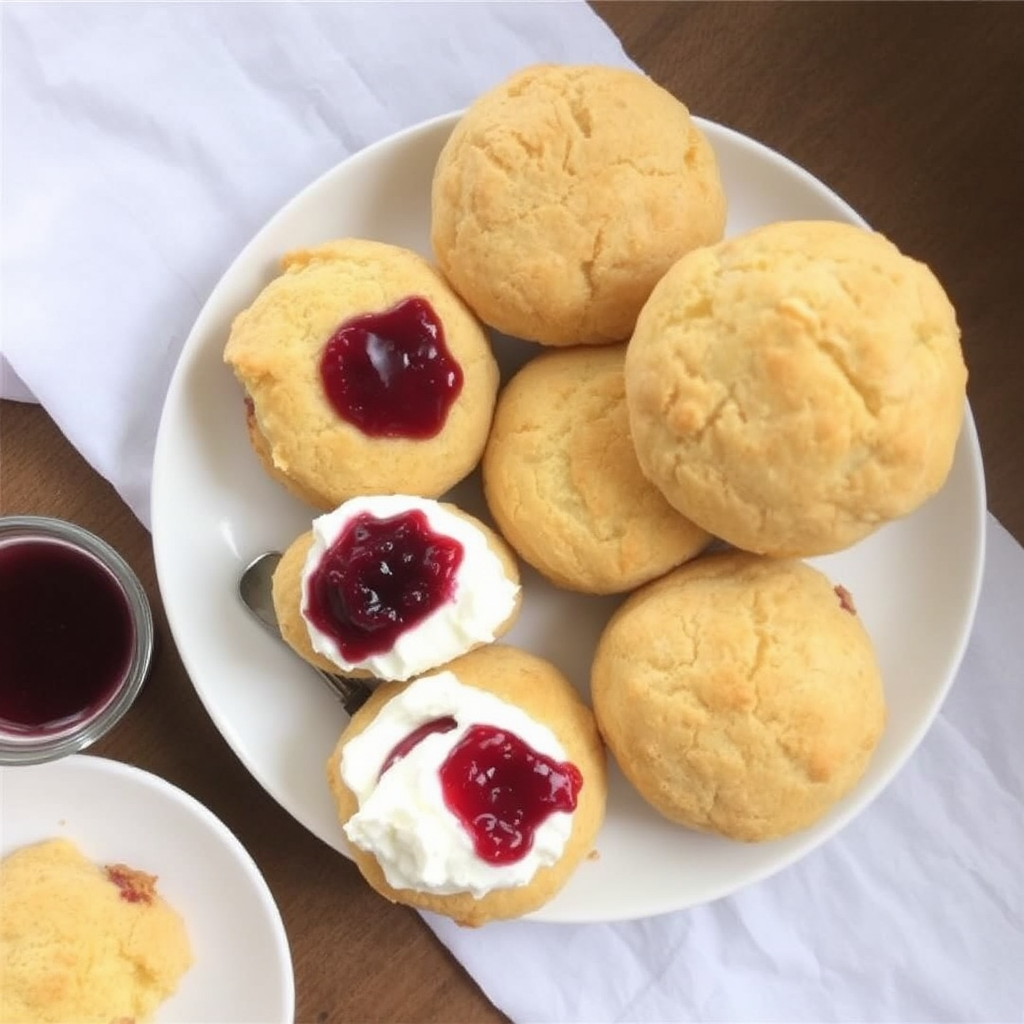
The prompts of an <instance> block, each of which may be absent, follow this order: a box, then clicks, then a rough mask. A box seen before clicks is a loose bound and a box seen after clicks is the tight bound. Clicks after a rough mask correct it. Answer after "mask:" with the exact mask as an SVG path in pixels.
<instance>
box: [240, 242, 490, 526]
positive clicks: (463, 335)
mask: <svg viewBox="0 0 1024 1024" xmlns="http://www.w3.org/2000/svg"><path fill="white" fill-rule="evenodd" d="M281 265H282V267H283V273H282V274H281V275H280V276H279V277H277V278H275V279H274V280H273V281H271V282H270V283H269V284H268V285H267V286H266V287H265V288H264V289H263V291H262V292H260V294H259V295H258V296H257V297H256V299H255V300H254V301H253V303H252V305H250V306H249V307H248V308H247V309H245V310H243V311H242V312H241V313H239V314H238V316H237V317H235V320H234V323H233V324H232V327H231V333H230V335H229V337H228V340H227V344H226V346H225V350H224V361H225V362H226V363H228V364H229V365H230V366H231V368H232V369H233V371H234V373H235V376H236V377H237V378H238V380H239V382H240V383H241V385H242V387H243V388H244V390H245V394H246V396H247V398H248V400H249V401H248V406H247V429H248V433H249V440H250V442H251V444H252V446H253V448H254V450H255V451H256V454H257V455H258V456H259V458H260V461H261V463H262V464H263V466H264V468H265V469H266V470H267V472H268V473H270V474H271V476H273V477H274V478H275V479H276V480H278V481H280V482H281V483H283V484H284V486H285V487H287V488H288V490H289V491H290V492H291V493H293V494H294V495H295V496H296V497H298V498H300V499H301V500H302V501H304V502H306V503H307V504H309V505H312V506H313V507H315V508H318V509H329V508H334V507H336V506H337V505H340V504H341V503H342V502H343V501H345V500H346V499H348V498H353V497H356V496H357V495H364V494H399V493H404V494H418V495H422V496H423V497H429V498H436V497H437V496H438V495H440V494H442V493H443V492H444V491H446V490H448V489H449V488H450V487H453V486H454V485H455V484H456V483H458V482H459V481H460V480H461V479H462V478H463V477H465V476H466V475H467V474H468V473H469V472H470V471H471V470H472V469H473V468H474V467H475V466H476V464H477V463H478V462H479V460H480V455H481V453H482V452H483V447H484V444H485V443H486V441H487V434H488V431H489V430H490V426H491V416H492V414H493V412H494V403H495V399H496V397H497V391H498V366H497V362H496V361H495V359H494V355H493V353H492V351H491V345H490V340H489V339H488V337H487V334H486V333H485V331H484V330H483V328H482V326H481V325H480V323H479V322H478V321H477V320H476V318H475V317H474V316H473V315H472V313H470V311H469V310H468V309H467V308H466V307H465V305H464V303H463V302H462V300H461V299H459V297H458V296H457V295H456V294H455V293H454V292H453V291H452V290H451V288H450V287H449V286H448V285H447V283H446V282H445V281H444V279H443V278H442V277H441V276H440V274H438V272H437V271H436V270H435V269H434V268H433V267H432V266H431V265H430V264H429V263H427V261H426V260H424V259H423V258H422V257H420V256H419V255H417V254H416V253H414V252H411V251H409V250H407V249H402V248H400V247H398V246H394V245H386V244H384V243H383V242H373V241H366V240H363V239H341V240H338V241H334V242H328V243H325V244H323V245H320V246H317V247H315V248H312V249H304V250H298V251H295V252H290V253H288V254H287V255H286V256H284V257H283V259H282V261H281ZM410 297H421V298H424V299H426V300H427V301H428V302H429V303H430V305H431V307H432V308H433V310H434V312H435V313H436V315H437V317H438V319H439V320H440V322H441V325H442V327H443V330H444V334H445V343H446V345H447V347H448V349H449V351H450V352H451V355H452V357H453V358H454V359H455V361H456V362H457V363H458V364H459V367H460V369H461V371H462V374H463V383H462V388H461V391H460V392H459V394H458V396H457V397H456V399H455V401H454V403H453V404H452V407H451V409H450V410H449V412H448V415H447V418H446V419H445V422H444V424H443V426H442V427H441V429H440V431H439V432H438V433H436V434H435V435H434V436H432V437H427V438H421V439H416V438H406V437H374V436H371V435H369V434H366V433H364V432H363V431H362V430H360V429H359V428H358V427H357V426H355V425H353V424H351V423H349V422H347V421H346V420H344V419H342V418H341V417H340V416H339V415H338V414H337V413H336V412H335V410H334V408H333V407H332V406H331V404H330V402H329V400H328V398H327V396H326V395H325V393H324V388H323V385H322V383H321V380H320V373H319V362H320V358H321V355H322V352H323V349H324V346H325V345H326V343H327V341H328V340H329V339H330V338H331V336H332V335H333V333H334V332H335V331H336V330H337V328H338V327H339V326H340V325H341V324H342V323H343V322H345V321H347V320H349V319H351V318H353V317H357V316H362V315H365V314H367V313H377V312H383V311H385V310H387V309H390V308H391V307H393V306H394V305H396V304H397V303H398V302H400V301H402V300H403V299H407V298H410Z"/></svg>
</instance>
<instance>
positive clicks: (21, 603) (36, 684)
mask: <svg viewBox="0 0 1024 1024" xmlns="http://www.w3.org/2000/svg"><path fill="white" fill-rule="evenodd" d="M134 642H135V628H134V626H133V623H132V615H131V609H130V608H129V605H128V601H127V599H126V597H125V595H124V592H123V591H122V589H121V587H120V586H119V585H118V582H117V580H116V579H115V578H114V576H113V575H112V574H111V573H110V572H109V571H108V570H107V569H106V568H105V567H104V566H103V565H101V564H100V563H99V562H98V561H97V560H96V559H95V558H92V557H91V556H90V555H88V554H86V553H84V552H82V551H79V550H78V549H77V548H73V547H70V546H69V545H67V544H62V543H60V542H59V541H50V540H29V541H18V542H16V543H15V542H8V543H5V544H2V545H0V729H3V730H5V731H7V732H15V733H19V734H22V735H24V734H29V733H32V734H43V733H52V732H56V731H57V730H63V729H66V728H69V727H71V726H73V725H74V724H76V723H78V722H82V721H84V720H86V719H88V718H91V717H92V716H93V715H94V714H95V713H96V712H98V711H99V710H100V709H101V708H102V707H104V705H106V704H108V703H109V702H110V700H111V698H112V697H113V696H114V693H115V691H116V690H117V688H118V687H119V686H120V685H121V683H122V682H123V681H124V679H125V676H126V674H127V673H128V671H129V667H130V665H131V660H132V649H133V645H134Z"/></svg>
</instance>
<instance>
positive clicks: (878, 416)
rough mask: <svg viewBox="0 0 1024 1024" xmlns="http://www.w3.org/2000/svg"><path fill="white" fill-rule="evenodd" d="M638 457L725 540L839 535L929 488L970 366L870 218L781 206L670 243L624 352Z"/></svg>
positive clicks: (914, 273)
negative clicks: (788, 217)
mask: <svg viewBox="0 0 1024 1024" xmlns="http://www.w3.org/2000/svg"><path fill="white" fill-rule="evenodd" d="M625 374H626V399H627V405H628V408H629V420H630V428H631V430H632V434H633V439H634V444H635V446H636V451H637V456H638V458H639V460H640V464H641V467H642V468H643V471H644V473H645V474H646V475H647V476H648V477H649V478H650V479H651V480H652V481H654V483H656V484H657V485H658V487H660V488H661V490H662V491H663V493H664V494H665V496H666V497H667V498H668V500H669V501H670V502H671V503H672V504H673V505H675V507H676V508H678V509H679V510H680V511H681V512H682V513H683V514H684V515H686V516H688V517H689V518H691V519H693V521H694V522H696V523H699V524H700V525H701V526H703V527H704V528H705V529H707V530H709V531H710V532H711V533H713V534H715V535H716V536H718V537H721V538H723V539H724V540H727V541H729V542H730V543H732V544H734V545H735V546H737V547H740V548H743V549H746V550H749V551H754V552H760V553H765V554H771V555H776V556H801V557H803V556H811V555H818V554H825V553H828V552H832V551H837V550H839V549H841V548H845V547H848V546H849V545H851V544H853V543H854V542H856V541H858V540H860V539H861V538H863V537H865V536H867V535H868V534H869V533H871V532H872V531H873V530H875V529H876V528H877V527H878V526H879V525H881V524H882V523H885V522H887V521H889V520H892V519H895V518H897V517H900V516H904V515H907V514H908V513H910V512H912V511H913V510H914V509H916V508H917V507H919V506H920V505H921V504H922V503H923V502H924V501H925V500H927V499H928V498H929V497H931V495H933V494H934V493H935V492H936V491H937V490H938V489H939V488H940V487H941V485H942V484H943V482H944V481H945V479H946V477H947V475H948V473H949V470H950V468H951V466H952V461H953V455H954V450H955V446H956V441H957V437H958V435H959V432H960V428H961V424H962V421H963V416H964V399H965V390H966V383H967V370H966V367H965V365H964V361H963V355H962V352H961V347H960V332H959V329H958V327H957V322H956V315H955V312H954V310H953V307H952V306H951V304H950V302H949V299H948V298H947V296H946V294H945V292H944V291H943V289H942V286H941V285H940V284H939V282H938V281H937V280H936V278H935V276H934V275H933V274H932V272H931V271H930V270H929V269H928V267H926V266H925V265H924V264H922V263H919V262H917V261H915V260H913V259H911V258H909V257H907V256H904V255H902V254H901V253H900V252H899V250H898V249H897V248H896V247H895V246H894V245H893V244H892V243H891V242H889V241H888V240H886V239H885V238H883V237H882V236H881V235H879V234H877V233H874V232H871V231H868V230H865V229H862V228H859V227H855V226H853V225H850V224H843V223H834V222H829V221H806V222H793V221H790V222H779V223H776V224H771V225H768V226H766V227H763V228H759V229H756V230H754V231H752V232H749V233H747V234H745V235H742V236H738V237H736V238H733V239H730V240H728V241H725V242H722V243H720V244H719V245H717V246H710V247H707V248H704V249H701V250H698V251H695V252H692V253H690V254H688V255H686V256H684V257H683V258H682V259H681V260H680V261H679V262H678V263H677V264H676V265H675V266H674V267H673V268H672V269H671V270H670V271H669V272H668V273H667V274H666V275H665V277H664V278H663V279H662V280H661V281H660V282H659V283H658V286H657V287H656V288H655V290H654V292H653V294H652V295H651V297H650V299H649V301H648V302H647V303H646V305H645V306H644V309H643V311H642V312H641V314H640V317H639V319H638V321H637V325H636V330H635V332H634V333H633V337H632V339H631V341H630V343H629V348H628V351H627V355H626V369H625Z"/></svg>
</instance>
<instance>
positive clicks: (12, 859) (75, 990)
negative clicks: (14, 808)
mask: <svg viewBox="0 0 1024 1024" xmlns="http://www.w3.org/2000/svg"><path fill="white" fill-rule="evenodd" d="M112 876H113V877H112ZM155 881H156V880H155V879H154V878H153V877H152V876H150V875H146V874H144V873H142V872H138V871H134V870H132V869H131V868H127V867H125V866H124V865H114V866H111V867H109V868H107V869H104V868H101V867H100V866H98V865H96V864H94V863H92V861H90V860H88V859H87V858H86V857H85V856H84V854H83V853H82V852H81V851H80V850H79V849H78V848H77V847H76V846H75V845H74V844H73V843H72V842H70V841H68V840H66V839H51V840H46V841H44V842H41V843H37V844H34V845H32V846H25V847H22V848H21V849H19V850H16V851H15V852H14V853H11V854H9V855H8V856H7V857H5V858H4V860H3V862H2V864H0V1021H4V1022H5V1024H6V1022H8V1021H10V1022H14V1021H17V1022H19V1024H29V1022H33V1024H34V1022H40V1024H42V1022H64V1021H74V1022H75V1024H111V1022H117V1021H137V1022H139V1024H141V1022H142V1021H145V1020H148V1019H150V1018H151V1017H152V1015H153V1014H154V1013H155V1012H156V1009H157V1007H158V1006H159V1005H160V1003H162V1002H163V1001H164V1000H165V999H166V998H167V997H168V996H170V995H171V994H172V993H173V992H174V990H175V989H176V987H177V985H178V982H179V980H180V978H181V976H182V975H183V974H184V973H185V971H186V970H187V969H188V967H189V966H190V965H191V963H192V951H191V948H190V945H189V940H188V935H187V933H186V930H185V924H184V922H183V921H182V919H181V917H180V916H179V915H178V913H177V912H176V911H175V910H173V909H172V908H171V907H170V906H168V904H167V903H166V902H165V901H164V900H163V899H162V898H161V897H160V895H159V894H158V893H157V892H156V890H155ZM123 890H124V891H128V892H130V894H131V897H132V898H131V900H129V899H127V898H122V891H123Z"/></svg>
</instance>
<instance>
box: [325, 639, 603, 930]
mask: <svg viewBox="0 0 1024 1024" xmlns="http://www.w3.org/2000/svg"><path fill="white" fill-rule="evenodd" d="M446 668H447V670H448V671H451V672H454V673H455V675H456V676H457V677H458V679H459V681H460V682H462V683H463V684H465V685H466V686H475V687H477V688H479V689H481V690H486V691H487V692H488V693H493V694H494V695H496V696H497V697H500V698H501V699H502V700H506V701H508V702H509V703H511V704H515V705H518V706H519V707H521V708H523V709H524V710H525V711H526V712H527V713H528V714H529V715H531V716H532V717H533V718H534V719H536V720H537V721H539V722H541V723H543V724H544V725H546V726H548V728H550V729H551V730H552V731H553V732H554V734H555V736H556V737H557V738H558V741H559V742H560V743H561V744H562V747H563V748H564V749H565V751H566V754H567V756H568V759H569V760H570V761H571V762H572V763H573V764H575V765H576V767H577V768H578V769H579V770H580V772H581V773H582V776H583V786H582V787H581V789H580V791H579V798H578V800H577V804H576V810H575V812H574V814H573V827H572V832H571V834H570V836H569V840H568V842H567V843H566V847H565V852H564V853H563V855H562V857H561V858H560V859H559V860H558V861H557V862H556V863H555V864H553V865H551V866H550V867H546V868H540V869H539V870H538V871H537V873H536V874H535V875H534V876H533V878H532V879H531V880H530V882H528V883H527V884H526V885H524V886H520V887H518V888H514V889H497V890H494V891H493V892H490V893H488V894H487V895H486V896H483V897H481V898H480V899H476V898H474V897H473V896H472V895H470V894H468V893H467V894H461V893H457V894H453V895H450V896H435V895H432V894H429V893H422V892H416V891H414V890H411V889H401V890H397V889H393V888H391V886H389V885H388V883H387V881H386V880H385V878H384V872H383V871H382V870H381V868H380V866H379V865H378V863H377V861H376V859H375V858H374V857H373V856H372V855H371V854H368V853H366V852H365V851H363V850H360V849H358V848H352V855H353V857H354V859H355V862H356V865H357V866H358V868H359V870H360V872H362V874H363V876H364V877H365V878H366V880H367V881H368V882H369V884H370V885H371V886H372V887H373V888H374V889H375V890H376V891H377V892H379V893H380V894H381V895H382V896H384V897H386V898H387V899H389V900H391V901H392V902H393V903H404V904H408V905H409V906H413V907H418V908H419V909H421V910H430V911H434V912H435V913H439V914H445V915H446V916H448V917H451V918H453V919H454V920H455V921H457V922H458V923H459V924H461V925H466V926H470V927H477V926H479V925H483V924H486V923H487V922H488V921H493V920H499V919H503V918H512V917H521V916H522V915H524V914H528V913H530V912H531V911H534V910H536V909H537V908H538V907H541V906H543V905H544V904H545V903H547V902H548V901H549V900H550V899H551V898H552V897H553V896H555V894H556V893H557V892H558V891H559V890H560V889H561V888H562V887H563V886H564V885H565V883H566V882H567V881H568V880H569V877H570V875H571V874H572V873H573V872H574V871H575V870H576V868H577V866H578V865H579V863H580V862H581V861H582V860H583V859H584V858H585V857H587V856H588V855H589V854H590V853H591V852H592V851H593V850H594V842H595V839H596V837H597V833H598V831H599V830H600V828H601V824H602V822H603V821H604V812H605V803H606V799H607V792H608V779H607V764H606V755H605V750H604V745H603V743H602V742H601V738H600V735H599V734H598V731H597V726H596V725H595V723H594V716H593V715H592V714H591V711H590V709H589V708H588V707H587V705H586V704H585V703H584V702H583V700H582V699H581V698H580V696H579V694H578V693H577V691H576V690H575V689H574V688H573V686H572V684H571V683H570V682H569V681H568V680H567V679H566V678H565V677H564V676H563V675H562V674H561V672H559V671H558V670H557V669H556V668H555V667H554V666H553V665H551V664H550V663H549V662H547V661H545V660H543V659H542V658H539V657H537V656H536V655H533V654H530V653H528V652H526V651H523V650H520V649H518V648H515V647H510V646H507V645H505V644H490V645H488V646H486V647H480V648H478V649H477V650H475V651H473V652H471V653H470V654H467V655H464V656H463V657H461V658H457V659H456V660H455V661H453V662H451V663H449V664H448V665H447V666H446ZM407 685H409V684H408V683H386V684H384V685H382V686H381V687H379V688H378V689H377V690H376V691H375V692H374V694H373V695H372V696H371V697H370V699H369V700H368V701H367V703H366V704H364V705H363V707H362V708H360V709H359V711H357V712H356V714H355V715H354V716H353V718H352V720H351V722H350V723H349V725H348V726H347V727H346V729H345V731H344V733H343V734H342V736H341V738H340V740H339V741H338V745H337V747H336V748H335V750H334V752H333V753H332V754H331V757H330V759H329V760H328V762H327V781H328V784H329V785H330V789H331V793H332V794H333V795H334V800H335V803H336V805H337V808H338V817H339V819H340V820H341V822H342V824H344V823H345V822H346V821H348V819H349V818H350V817H352V815H353V814H355V812H356V810H357V809H358V806H357V802H356V798H355V796H354V795H353V793H352V792H351V790H349V789H348V787H347V786H346V785H345V784H344V782H343V781H342V778H341V772H340V765H341V757H342V753H343V751H344V748H345V744H346V743H348V742H349V740H351V739H353V738H354V737H355V736H358V735H359V733H361V732H362V731H363V730H364V729H365V728H366V727H367V725H369V723H370V722H372V721H373V719H374V717H375V716H376V715H377V712H378V711H379V710H380V708H381V707H382V706H383V705H384V704H385V703H386V702H387V701H388V700H390V699H391V697H393V696H394V695H396V694H398V693H399V692H401V690H402V688H403V687H404V686H407Z"/></svg>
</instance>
